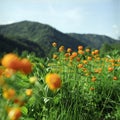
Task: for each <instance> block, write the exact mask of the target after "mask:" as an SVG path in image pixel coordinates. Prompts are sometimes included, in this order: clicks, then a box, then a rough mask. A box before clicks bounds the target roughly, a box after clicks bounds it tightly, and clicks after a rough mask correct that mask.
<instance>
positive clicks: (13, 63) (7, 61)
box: [1, 53, 20, 70]
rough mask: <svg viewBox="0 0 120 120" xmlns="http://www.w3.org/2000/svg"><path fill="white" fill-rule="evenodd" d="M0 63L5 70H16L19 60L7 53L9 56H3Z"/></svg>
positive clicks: (14, 55)
mask: <svg viewBox="0 0 120 120" xmlns="http://www.w3.org/2000/svg"><path fill="white" fill-rule="evenodd" d="M1 63H2V65H3V66H4V67H6V68H11V69H14V70H18V69H19V64H20V60H19V58H18V56H17V55H16V54H13V53H9V54H6V55H4V57H3V59H2V61H1Z"/></svg>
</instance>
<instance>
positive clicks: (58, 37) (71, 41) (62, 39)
mask: <svg viewBox="0 0 120 120" xmlns="http://www.w3.org/2000/svg"><path fill="white" fill-rule="evenodd" d="M0 34H1V35H2V36H4V37H5V38H7V40H6V41H5V40H4V41H3V40H0V44H3V42H5V43H6V44H5V43H4V46H6V45H7V47H8V48H9V47H10V45H11V43H13V42H14V44H15V45H16V46H19V45H22V46H24V48H26V49H27V50H29V51H31V50H33V51H35V52H36V51H37V54H41V53H43V54H44V53H45V55H46V56H47V55H48V54H49V53H50V51H51V47H52V46H51V44H52V42H56V43H58V45H59V46H61V45H64V46H65V48H68V47H70V48H72V49H73V50H76V48H77V46H78V45H83V46H84V47H91V48H96V49H99V48H100V47H101V46H102V45H103V44H104V43H109V44H112V43H117V42H118V41H116V40H114V39H112V38H110V37H108V36H103V35H94V34H76V33H71V34H65V33H62V32H60V31H58V30H56V29H55V28H53V27H51V26H49V25H46V24H41V23H38V22H31V21H21V22H16V23H13V24H7V25H0ZM8 39H9V40H10V41H9V40H8ZM11 46H12V45H11ZM25 46H27V47H28V48H27V47H25ZM59 46H58V47H59ZM29 47H30V48H29ZM13 48H14V47H13ZM18 48H19V49H20V51H22V50H24V49H21V47H18ZM36 49H37V50H36ZM38 51H40V53H39V52H38Z"/></svg>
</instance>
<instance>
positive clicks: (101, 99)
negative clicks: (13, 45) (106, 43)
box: [0, 42, 120, 120]
mask: <svg viewBox="0 0 120 120" xmlns="http://www.w3.org/2000/svg"><path fill="white" fill-rule="evenodd" d="M52 46H53V51H54V53H53V55H52V58H39V57H36V56H35V55H32V54H28V55H27V56H24V55H21V56H18V55H17V54H15V53H8V54H5V55H4V56H2V58H1V60H0V64H1V65H0V120H120V56H119V55H118V53H117V51H116V50H114V51H113V52H112V53H111V55H107V54H106V55H105V56H104V57H102V56H101V55H100V51H99V50H91V49H89V48H84V47H83V46H78V48H76V51H72V49H71V48H67V49H65V48H64V46H60V47H59V48H58V46H57V43H55V42H54V43H52Z"/></svg>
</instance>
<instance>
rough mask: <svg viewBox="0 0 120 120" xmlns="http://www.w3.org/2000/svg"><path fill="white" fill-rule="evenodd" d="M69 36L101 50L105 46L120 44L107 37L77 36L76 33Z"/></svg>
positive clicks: (94, 35)
mask: <svg viewBox="0 0 120 120" xmlns="http://www.w3.org/2000/svg"><path fill="white" fill-rule="evenodd" d="M68 35H70V36H71V37H73V38H75V39H77V40H79V41H81V42H83V43H85V44H87V46H88V47H90V48H97V49H100V48H101V46H102V45H103V44H113V43H120V41H117V40H115V39H113V38H110V37H108V36H105V35H96V34H76V33H69V34H68Z"/></svg>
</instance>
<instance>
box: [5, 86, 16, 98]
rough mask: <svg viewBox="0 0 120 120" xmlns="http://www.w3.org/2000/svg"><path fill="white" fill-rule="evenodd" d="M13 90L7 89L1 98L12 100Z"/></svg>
mask: <svg viewBox="0 0 120 120" xmlns="http://www.w3.org/2000/svg"><path fill="white" fill-rule="evenodd" d="M15 94H16V92H15V90H14V89H12V88H9V89H8V90H4V91H3V97H4V98H6V99H13V98H14V97H15Z"/></svg>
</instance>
